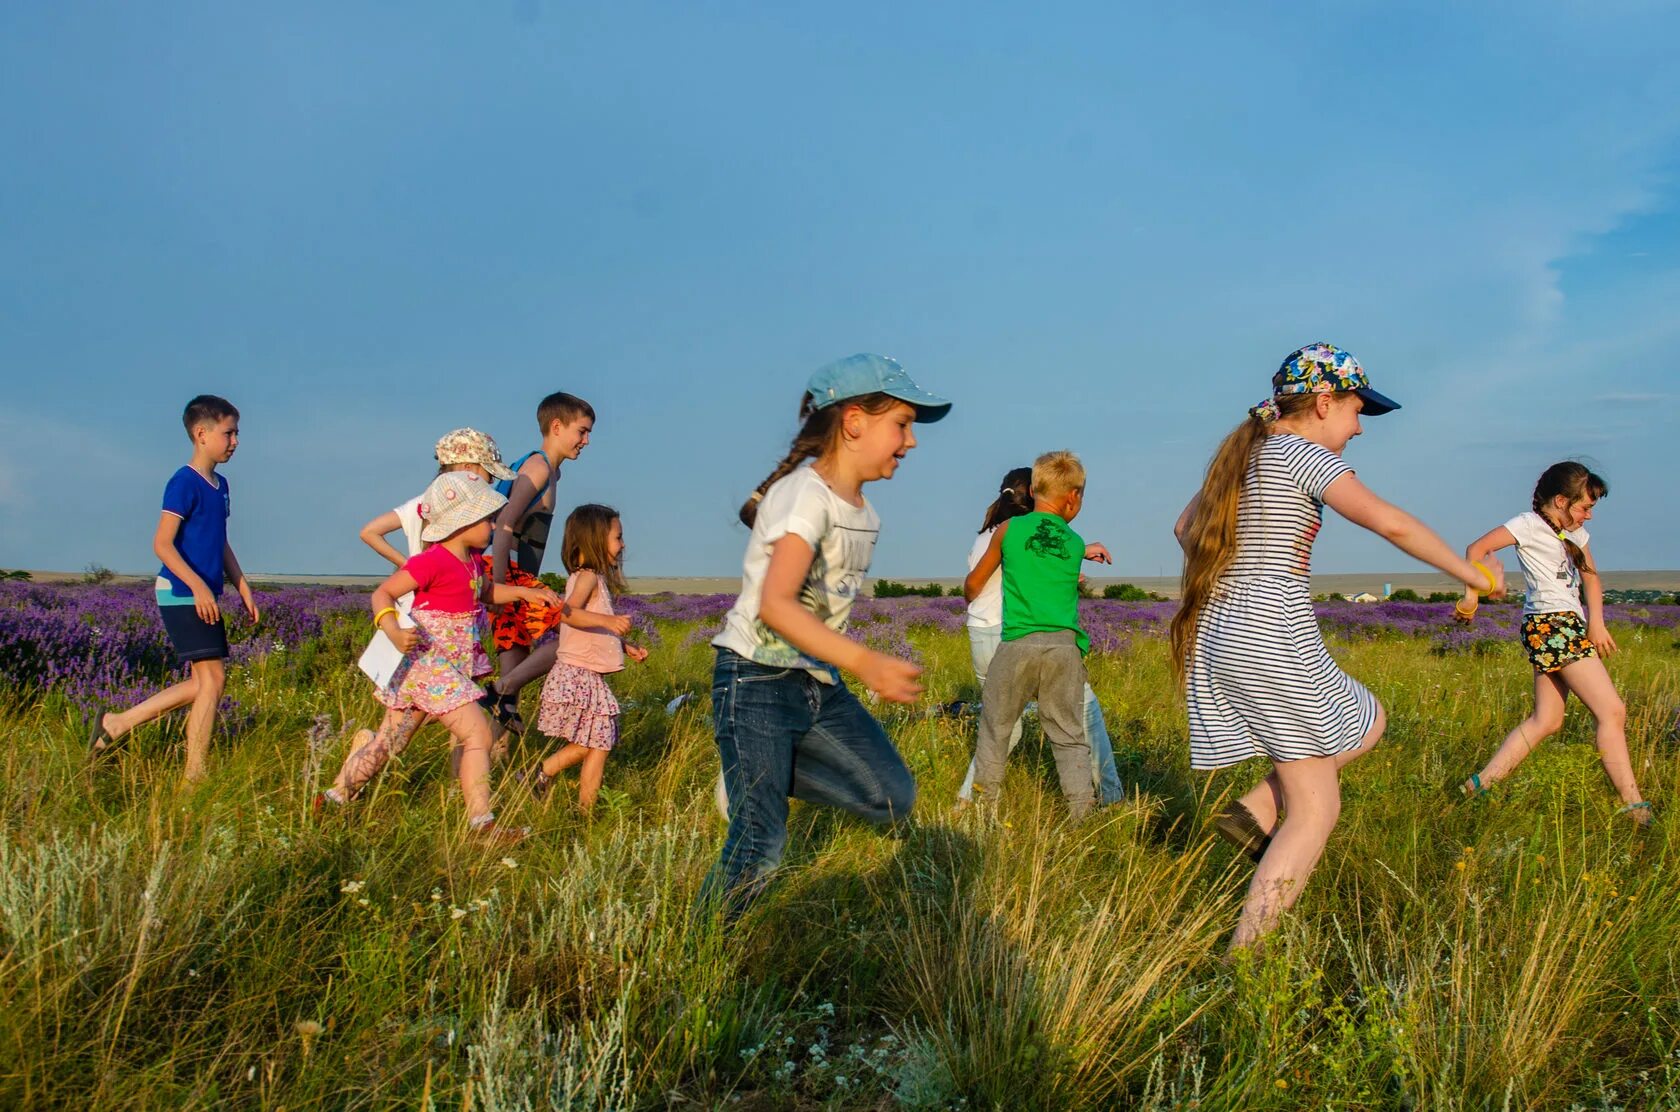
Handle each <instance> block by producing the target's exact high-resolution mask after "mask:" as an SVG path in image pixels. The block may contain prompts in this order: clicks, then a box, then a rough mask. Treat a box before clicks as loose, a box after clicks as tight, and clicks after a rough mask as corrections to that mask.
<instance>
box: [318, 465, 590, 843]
mask: <svg viewBox="0 0 1680 1112" xmlns="http://www.w3.org/2000/svg"><path fill="white" fill-rule="evenodd" d="M506 501H507V499H506V498H504V497H503V496H502V495H500V494H498V493H497V492H496V491H495V490H494V489H492V488H491V487H490V486H489V485H488V484H487V483H484V482H481V481H479V479H478V478H477V477H476V476H472V475H467V474H464V473H461V472H449V473H447V474H443V475H439V476H438V477H437V478H436V479H434V480H433V481H432V485H431V486H429V487H427V488H426V493H425V494H424V495H422V496H421V501H420V505H419V507H418V508H419V512H420V516H421V519H422V520H423V521H424V523H425V524H424V527H423V528H422V529H421V531H420V539H421V540H422V541H424V542H426V543H427V544H428V545H429V547H428V548H426V550H425V551H423V552H421V553H420V554H419V555H417V556H411V557H409V559H408V560H407V561H406V562H405V563H404V564H403V566H402V568H401V569H399V570H398V571H397V572H396V574H394V575H392V576H391V577H390V578H389V579H387V580H385V582H384V583H381V584H380V585H379V587H378V588H377V589H375V591H374V592H373V601H372V606H373V621H374V625H376V626H377V627H379V629H380V630H381V631H382V632H384V634H385V636H387V637H389V638H390V639H391V641H392V643H393V644H395V645H396V646H397V648H399V649H401V650H402V651H403V654H404V659H403V662H402V664H401V665H400V666H399V667H398V668H397V670H396V672H395V674H393V675H392V676H391V678H390V680H389V681H388V682H387V683H386V684H385V685H384V686H383V687H381V688H379V689H377V690H376V692H375V697H376V698H378V700H379V701H380V702H381V703H383V704H384V705H385V719H384V721H383V722H381V723H380V726H379V730H378V731H377V732H376V733H375V734H374V735H373V737H372V739H371V740H369V741H367V742H366V743H365V744H362V745H359V746H358V747H357V748H356V749H355V750H354V751H352V752H351V753H350V755H349V756H348V757H346V758H345V759H344V767H343V768H341V769H339V773H338V778H337V779H336V780H335V781H334V782H333V786H332V787H331V788H329V789H327V790H326V791H324V792H322V793H321V794H320V795H318V796H316V797H315V811H316V813H317V814H319V813H321V812H322V811H324V810H325V809H326V808H327V807H328V806H329V805H342V804H344V803H347V802H348V801H349V800H351V799H353V798H355V796H356V795H357V793H359V792H360V791H361V789H362V788H363V787H365V786H366V785H367V783H368V782H369V781H371V780H372V779H373V778H374V776H376V775H378V773H379V771H380V770H381V769H383V768H384V767H385V765H386V763H387V762H388V761H390V759H391V758H392V757H393V756H395V755H397V754H398V753H401V752H402V750H403V748H404V746H406V745H407V744H408V742H409V740H410V739H411V738H412V737H413V736H414V731H415V730H416V729H418V728H419V726H420V724H421V723H422V722H424V721H425V720H426V718H427V716H428V715H431V716H436V717H437V719H438V720H439V721H441V722H442V723H443V724H444V726H445V727H447V728H448V730H449V732H450V733H451V734H452V735H454V739H455V746H456V751H455V754H454V761H453V763H454V765H455V768H456V772H457V774H458V775H459V776H460V779H461V794H462V795H463V796H464V797H465V799H466V804H467V818H468V821H469V823H470V824H471V826H472V829H473V830H474V831H475V832H476V833H477V834H478V835H479V836H480V837H483V838H486V839H489V840H492V841H498V842H513V841H518V840H520V839H521V838H523V837H525V836H526V835H527V834H528V833H529V831H528V830H525V829H513V828H506V827H498V826H497V825H496V815H495V812H494V811H492V810H491V807H490V720H489V718H488V717H487V716H486V715H485V713H484V710H483V708H482V707H481V706H480V705H479V698H480V695H481V692H480V689H479V686H478V684H477V682H476V681H477V679H478V677H480V676H484V675H488V674H489V672H490V658H489V655H488V654H487V653H486V652H485V651H484V645H483V638H482V634H483V629H484V604H485V603H486V602H493V603H507V602H515V601H520V602H541V603H547V604H549V605H553V606H559V605H560V598H559V596H557V595H556V594H555V593H554V592H553V591H551V590H549V589H548V588H547V587H515V586H511V585H509V584H495V585H491V584H490V582H489V580H488V579H487V577H485V576H484V574H483V563H482V562H481V560H480V557H481V556H482V554H483V551H484V548H485V546H486V545H488V544H489V543H490V529H491V524H490V519H491V518H492V517H494V516H495V515H496V514H497V513H498V512H499V511H500V510H501V508H502V506H503V504H504V503H505V502H506ZM411 591H412V592H413V593H414V608H413V610H412V611H411V617H412V618H413V620H414V622H415V626H414V627H413V628H410V627H405V626H402V625H401V624H399V623H398V621H397V607H396V600H397V599H398V598H399V597H401V596H402V595H405V594H408V593H409V592H411Z"/></svg>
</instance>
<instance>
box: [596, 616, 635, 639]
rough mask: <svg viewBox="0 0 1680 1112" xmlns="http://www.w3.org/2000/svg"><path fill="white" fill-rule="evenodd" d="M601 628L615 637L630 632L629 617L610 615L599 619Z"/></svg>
mask: <svg viewBox="0 0 1680 1112" xmlns="http://www.w3.org/2000/svg"><path fill="white" fill-rule="evenodd" d="M601 628H602V629H604V630H606V631H607V632H608V633H611V634H613V635H614V636H617V637H623V636H624V635H625V634H626V633H629V632H630V615H628V614H610V615H607V616H605V617H603V618H602V619H601Z"/></svg>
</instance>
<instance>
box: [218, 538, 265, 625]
mask: <svg viewBox="0 0 1680 1112" xmlns="http://www.w3.org/2000/svg"><path fill="white" fill-rule="evenodd" d="M222 570H223V571H225V572H226V573H227V578H229V579H231V580H233V587H234V590H236V591H238V592H239V601H241V602H243V603H244V604H245V613H247V614H249V615H251V624H252V625H256V624H257V622H258V620H259V615H258V614H257V600H256V598H255V597H254V596H252V594H251V581H250V580H249V579H246V578H245V569H244V568H242V567H240V566H239V557H237V556H235V555H234V554H233V545H231V544H229V543H228V542H227V541H223V542H222Z"/></svg>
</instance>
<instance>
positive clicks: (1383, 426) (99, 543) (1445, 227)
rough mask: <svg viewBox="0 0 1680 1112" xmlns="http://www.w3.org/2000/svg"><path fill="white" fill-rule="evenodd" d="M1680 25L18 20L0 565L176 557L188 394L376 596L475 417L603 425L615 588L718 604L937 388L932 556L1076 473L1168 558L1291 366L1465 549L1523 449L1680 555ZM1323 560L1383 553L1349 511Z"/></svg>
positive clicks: (1149, 549) (154, 9)
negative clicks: (220, 413) (770, 506)
mask: <svg viewBox="0 0 1680 1112" xmlns="http://www.w3.org/2000/svg"><path fill="white" fill-rule="evenodd" d="M1676 42H1680V14H1677V13H1676V12H1675V11H1674V10H1673V9H1672V8H1671V7H1669V6H1667V5H1658V4H1642V3H1614V2H1611V3H1599V4H1594V5H1591V6H1587V5H1580V4H1573V3H1570V4H1555V5H1553V4H1545V3H1523V4H1505V5H1476V6H1474V10H1471V6H1468V5H1447V4H1438V5H1380V4H1366V3H1346V4H1338V3H1322V4H1316V5H1288V6H1282V5H1279V6H1268V5H1252V4H1228V5H1174V6H1171V10H1170V11H1147V12H1145V11H1141V10H1140V11H1139V12H1138V13H1136V14H1128V13H1127V12H1125V11H1122V10H1119V6H1116V5H1108V4H1088V5H1056V6H1043V5H1035V6H1032V7H1031V8H1030V9H1029V7H1028V6H1026V5H1021V6H1019V7H1016V8H1013V9H1009V8H1001V7H991V6H981V5H975V4H961V5H958V4H927V5H900V4H891V5H870V4H850V5H846V6H844V8H842V9H835V8H833V7H829V8H826V9H824V8H819V7H818V6H815V5H802V6H795V5H783V6H774V7H773V6H769V5H751V6H749V5H733V4H687V5H670V6H654V5H644V4H634V3H619V4H613V5H602V6H599V7H588V6H583V5H559V4H552V3H545V2H541V0H515V2H512V3H501V4H498V3H488V4H473V5H460V4H450V5H440V4H425V3H416V4H410V5H400V6H393V5H360V4H302V3H299V4H286V5H278V6H270V7H268V8H256V7H253V6H247V5H223V4H203V5H197V6H194V5H176V4H158V5H117V4H104V5H88V4H80V3H74V2H66V3H56V4H51V5H44V4H43V5H23V4H12V5H6V6H4V7H0V143H3V149H4V150H5V151H6V152H7V157H6V161H5V168H4V170H3V171H0V243H3V244H4V247H3V248H0V377H3V380H4V382H5V384H6V390H5V402H4V404H3V406H0V567H18V566H22V567H34V568H66V569H79V568H81V567H83V566H84V565H87V564H89V563H99V564H104V565H107V566H110V567H113V568H117V569H120V570H134V571H140V570H146V569H147V568H149V567H150V566H151V565H152V564H153V560H152V557H151V556H150V535H151V530H152V527H153V525H154V523H155V521H156V516H157V506H158V500H159V497H160V495H161V492H162V488H163V483H164V480H165V479H166V478H167V476H168V475H169V473H170V472H171V471H172V470H173V469H174V468H175V467H177V466H179V464H181V463H183V462H185V459H186V456H187V450H188V446H187V441H186V438H185V435H184V433H183V432H182V431H181V429H180V426H179V424H178V418H179V412H180V409H181V406H182V405H183V403H184V402H185V400H186V399H187V398H188V397H190V396H191V395H192V394H194V393H197V392H200V391H210V392H216V393H222V394H226V395H227V396H228V397H230V398H232V399H233V400H234V401H235V403H236V404H238V405H239V406H240V407H241V409H242V411H243V421H242V426H243V432H244V442H243V444H242V446H241V448H240V451H239V454H238V455H237V456H236V457H235V459H234V460H233V461H232V463H231V464H230V465H229V466H228V469H227V474H228V475H229V477H230V478H231V480H232V482H233V484H234V492H235V517H234V522H233V538H234V542H235V546H236V548H237V550H238V551H239V553H240V556H241V558H242V560H243V562H244V564H245V566H246V567H247V568H249V569H252V570H261V571H304V572H308V571H331V572H357V571H362V572H374V571H378V570H380V568H381V564H380V562H379V561H378V559H377V558H376V557H374V556H373V555H372V554H371V553H370V552H367V551H366V550H365V549H364V548H363V547H362V546H361V545H360V543H359V542H358V541H357V539H356V530H357V528H358V527H359V526H360V524H361V523H362V522H363V521H364V520H366V519H367V518H369V517H371V516H373V515H374V514H376V513H378V512H380V511H381V510H383V509H386V508H388V507H390V506H391V505H393V504H395V503H396V502H397V501H398V500H400V499H401V498H404V497H406V496H408V495H411V494H413V493H416V492H417V491H418V490H420V489H421V488H422V487H423V486H424V485H425V483H426V481H427V480H428V478H429V476H430V473H431V461H430V446H431V443H432V441H433V440H434V439H435V438H436V437H437V436H438V435H440V434H441V433H443V432H444V431H446V430H448V429H450V428H453V427H455V426H457V425H461V424H472V425H475V426H478V427H480V428H483V429H485V430H486V431H489V432H491V433H492V434H493V435H495V436H496V437H497V439H498V440H499V441H500V442H501V443H502V445H503V447H504V450H505V451H507V452H508V454H510V455H513V454H517V453H518V452H520V451H523V450H524V449H526V448H527V447H529V446H532V444H533V443H534V440H535V431H536V430H535V422H534V418H533V411H534V408H535V404H536V401H537V400H538V399H539V398H540V397H541V396H542V395H543V394H545V393H547V392H548V391H550V390H554V389H566V390H570V391H572V392H574V393H577V394H581V395H583V396H584V397H586V398H588V399H590V400H591V401H592V402H593V403H594V404H595V406H596V408H597V410H598V412H599V414H600V422H599V426H598V430H597V435H596V440H595V443H594V444H593V445H592V446H591V447H590V448H589V449H587V450H586V452H585V453H584V455H583V458H582V459H581V460H579V461H578V462H577V463H576V464H574V465H571V466H570V467H568V469H567V471H566V475H565V478H564V479H563V482H562V486H561V499H562V503H563V505H566V506H569V505H572V504H576V503H578V502H582V501H607V502H610V503H612V504H614V505H616V506H617V507H618V508H619V509H620V510H621V511H622V512H623V514H624V518H625V525H626V532H627V538H628V541H629V544H630V554H629V570H630V571H631V572H632V573H633V574H641V575H672V574H675V575H683V574H686V575H730V574H737V573H738V572H739V566H740V552H741V547H742V544H743V542H744V539H745V534H744V530H742V529H741V528H740V526H738V525H736V524H735V523H734V510H735V507H736V506H738V505H739V503H740V501H741V499H742V497H743V496H744V495H745V493H746V492H747V491H749V490H750V489H751V488H752V487H753V486H754V485H756V483H757V482H758V481H759V479H760V478H761V477H762V476H763V475H764V474H765V473H766V472H767V471H768V470H769V468H770V467H771V466H772V465H773V463H774V462H775V461H776V460H777V459H778V458H780V456H781V454H782V452H783V451H784V450H785V446H786V443H787V439H788V437H789V436H790V435H791V433H792V432H793V426H794V407H795V404H796V401H797V397H798V394H799V390H800V387H801V386H802V384H803V381H804V378H805V376H806V375H807V374H808V373H809V371H810V370H811V369H812V368H814V367H815V366H817V365H819V364H821V363H823V362H825V361H827V360H829V359H833V358H837V357H839V356H842V355H846V354H850V353H852V352H855V351H862V350H873V351H881V352H884V353H887V354H890V355H894V356H896V357H898V358H899V359H900V360H901V361H902V362H903V363H904V364H905V366H906V367H907V368H908V369H909V370H910V371H911V373H912V374H913V375H915V376H916V377H917V378H918V379H919V380H920V381H921V382H922V383H923V385H925V386H927V387H928V388H930V389H933V390H936V391H939V392H941V393H944V394H946V395H948V396H950V397H951V398H953V399H954V400H955V402H956V408H955V410H954V411H953V413H952V415H951V416H950V417H949V418H948V419H947V420H946V421H944V422H942V423H941V424H938V425H935V426H930V427H928V428H927V429H925V430H924V432H923V436H922V446H921V447H920V448H919V449H917V451H916V452H915V453H914V454H913V455H912V456H911V458H910V460H909V462H908V464H907V465H906V466H905V467H904V468H902V469H901V470H900V473H899V477H898V478H897V479H895V480H894V481H892V482H890V483H885V484H877V485H876V486H875V487H872V488H871V490H870V492H869V493H870V496H871V498H872V499H873V500H874V501H875V503H876V505H877V507H878V508H879V509H880V511H881V514H882V517H883V519H884V523H885V528H884V533H883V537H882V541H881V545H880V547H879V548H878V550H877V557H876V571H877V572H878V573H880V574H885V575H901V576H912V575H954V574H960V572H961V570H962V563H963V556H964V554H965V552H966V550H967V548H968V544H969V541H970V538H971V537H972V535H973V531H974V529H975V528H976V527H977V526H978V524H979V517H980V514H981V511H982V510H983V508H984V507H985V505H986V503H987V502H988V501H989V500H990V497H991V494H992V492H993V491H994V490H995V488H996V481H997V479H998V477H999V476H1000V475H1001V474H1002V472H1003V471H1005V470H1006V469H1008V468H1009V467H1011V466H1015V465H1017V464H1021V463H1025V462H1029V461H1030V459H1031V457H1032V456H1033V455H1035V454H1037V453H1038V452H1040V451H1044V450H1048V449H1051V448H1064V447H1065V448H1072V449H1074V450H1075V451H1078V452H1080V453H1081V454H1082V455H1083V457H1084V458H1085V460H1086V463H1087V466H1088V468H1089V470H1090V473H1091V480H1090V490H1089V493H1088V497H1087V502H1086V506H1087V509H1086V513H1085V516H1083V517H1082V518H1081V519H1080V521H1079V523H1078V527H1079V528H1080V529H1081V531H1082V532H1084V533H1085V534H1086V535H1087V536H1088V537H1092V538H1097V539H1102V540H1105V541H1107V542H1108V543H1109V545H1110V546H1111V547H1112V548H1113V549H1114V551H1115V553H1116V557H1117V568H1116V571H1117V572H1118V573H1120V574H1127V573H1130V574H1135V575H1154V574H1158V573H1168V574H1170V573H1171V572H1173V571H1174V570H1176V566H1177V555H1176V549H1175V547H1174V545H1173V542H1172V539H1171V535H1170V527H1171V524H1172V521H1173V518H1174V517H1175V516H1176V514H1177V512H1178V510H1179V508H1180V507H1181V506H1182V505H1183V503H1184V501H1185V500H1186V499H1187V498H1188V497H1189V495H1190V494H1191V493H1192V492H1193V490H1194V489H1195V487H1196V485H1197V483H1198V481H1199V477H1200V471H1201V468H1202V467H1203V466H1204V465H1205V462H1206V459H1207V457H1208V455H1209V453H1210V452H1211V451H1212V449H1213V447H1214V445H1215V444H1216V443H1217V441H1218V439H1219V438H1220V437H1221V436H1222V435H1223V434H1224V433H1225V432H1226V431H1227V430H1228V429H1229V428H1230V427H1231V426H1232V425H1233V424H1234V423H1235V422H1236V421H1237V420H1238V419H1240V418H1241V417H1242V415H1243V412H1244V410H1245V409H1246V408H1247V407H1248V406H1249V405H1251V404H1253V403H1254V402H1256V401H1258V400H1259V399H1260V398H1261V397H1262V396H1264V395H1265V394H1266V392H1267V390H1268V377H1269V375H1270V373H1271V371H1272V370H1273V369H1274V368H1275V366H1276V364H1277V362H1278V360H1279V359H1280V358H1281V357H1282V356H1283V355H1284V354H1285V353H1286V352H1288V351H1289V350H1290V349H1292V348H1294V347H1296V346H1298V345H1300V344H1303V343H1306V342H1309V341H1313V340H1317V339H1330V340H1332V341H1334V342H1337V343H1339V344H1341V345H1342V346H1344V347H1346V348H1348V349H1350V350H1352V351H1353V352H1354V353H1355V354H1356V355H1358V356H1359V358H1360V359H1361V360H1362V361H1363V362H1364V364H1365V365H1366V367H1367V369H1368V370H1369V371H1370V373H1371V376H1372V379H1373V382H1374V384H1375V385H1376V386H1377V387H1378V388H1379V389H1381V390H1383V391H1384V392H1385V393H1388V394H1390V395H1391V396H1393V397H1395V398H1397V399H1398V400H1400V401H1401V402H1402V403H1404V405H1405V408H1404V410H1402V411H1401V412H1400V413H1397V414H1394V415H1392V416H1389V417H1384V418H1382V419H1379V420H1373V421H1370V422H1368V423H1367V432H1366V435H1365V436H1364V437H1363V438H1361V439H1360V440H1358V441H1355V442H1354V443H1353V444H1352V445H1351V446H1350V448H1349V451H1348V458H1349V459H1350V461H1352V462H1353V463H1354V465H1355V466H1356V467H1357V468H1358V469H1359V470H1360V472H1361V474H1362V476H1363V477H1364V478H1365V480H1366V481H1367V482H1368V483H1369V484H1370V485H1371V486H1372V487H1373V488H1375V489H1376V490H1377V491H1378V492H1379V493H1382V494H1384V495H1385V496H1387V497H1390V498H1391V499H1392V500H1394V501H1396V502H1398V503H1400V504H1401V505H1403V506H1405V507H1407V508H1408V509H1411V510H1413V511H1414V512H1416V513H1417V514H1418V515H1419V516H1420V517H1422V518H1423V519H1424V520H1426V521H1428V522H1429V523H1431V524H1432V525H1434V526H1435V527H1436V528H1437V529H1439V530H1440V531H1441V532H1442V533H1443V534H1444V535H1445V536H1446V537H1447V538H1448V540H1449V541H1451V542H1452V543H1454V544H1456V545H1462V544H1463V543H1465V542H1466V541H1467V540H1469V539H1470V538H1471V537H1473V536H1475V535H1477V534H1479V533H1480V532H1482V531H1483V530H1485V529H1487V528H1490V527H1492V526H1493V525H1495V524H1498V523H1499V522H1501V521H1503V520H1505V519H1506V518H1507V517H1509V516H1511V515H1512V514H1513V513H1516V512H1518V511H1520V510H1522V509H1525V508H1526V507H1527V503H1528V493H1529V490H1530V488H1531V486H1532V483H1533V480H1534V477H1535V476H1536V475H1537V474H1538V473H1539V471H1540V470H1541V469H1542V468H1543V467H1544V466H1545V465H1547V464H1549V463H1551V462H1553V461H1554V460H1556V459H1560V458H1565V457H1584V458H1588V459H1589V460H1591V461H1592V462H1593V463H1595V464H1596V465H1597V467H1598V469H1600V470H1602V471H1603V473H1604V474H1605V475H1606V476H1607V477H1608V478H1609V479H1610V482H1611V496H1610V498H1609V499H1608V500H1607V501H1606V502H1605V503H1604V505H1603V506H1602V508H1601V510H1600V512H1599V516H1598V519H1597V521H1596V523H1595V530H1594V549H1595V551H1597V553H1598V555H1599V558H1600V561H1601V563H1602V564H1603V565H1604V566H1606V567H1608V568H1673V567H1676V566H1680V495H1677V494H1676V493H1675V486H1676V484H1675V483H1674V481H1673V476H1674V472H1675V460H1676V452H1675V448H1674V443H1673V437H1674V433H1675V430H1676V428H1677V427H1680V425H1677V421H1676V418H1677V417H1680V314H1676V313H1675V312H1674V308H1673V307H1674V306H1675V305H1677V304H1680V203H1677V202H1680V182H1677V181H1676V170H1677V168H1680V70H1676V69H1675V67H1673V65H1672V64H1671V63H1672V48H1673V44H1674V43H1676ZM1316 567H1317V568H1318V569H1319V570H1321V571H1331V572H1334V571H1361V570H1406V569H1410V568H1415V567H1416V565H1415V564H1413V562H1412V561H1410V560H1409V559H1408V558H1406V557H1404V556H1402V555H1400V554H1399V553H1397V552H1394V551H1393V550H1391V549H1388V548H1387V546H1386V545H1385V544H1384V543H1383V542H1381V541H1379V540H1377V539H1376V538H1374V537H1371V536H1369V535H1368V534H1363V533H1362V532H1361V531H1359V530H1358V529H1356V528H1355V527H1353V526H1351V525H1348V524H1347V523H1345V522H1339V521H1338V522H1333V523H1331V524H1330V525H1328V526H1327V528H1326V530H1325V532H1324V534H1323V536H1322V538H1321V540H1320V542H1319V547H1318V554H1317V559H1316Z"/></svg>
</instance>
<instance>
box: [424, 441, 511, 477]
mask: <svg viewBox="0 0 1680 1112" xmlns="http://www.w3.org/2000/svg"><path fill="white" fill-rule="evenodd" d="M434 454H435V455H436V456H437V461H438V462H439V463H442V464H450V463H476V464H478V465H479V466H480V467H482V468H484V470H486V471H488V472H490V477H491V478H492V479H502V480H507V479H511V478H513V472H512V471H511V470H509V469H508V466H507V464H505V463H503V462H502V450H501V449H500V448H498V447H496V442H495V441H494V440H492V439H491V438H490V435H489V434H488V433H482V432H479V431H478V430H477V429H456V430H454V431H453V432H446V433H444V434H443V436H442V437H440V438H439V439H438V442H437V448H436V449H435V450H434Z"/></svg>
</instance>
